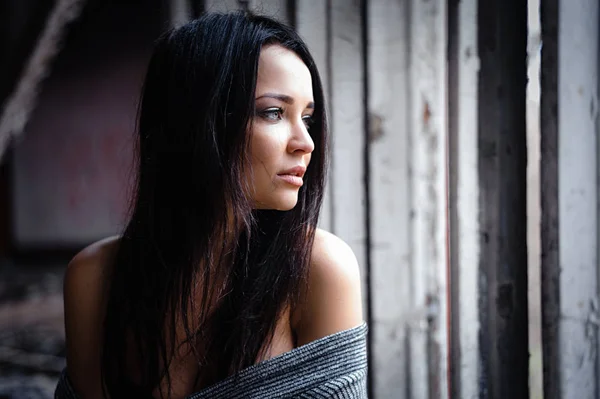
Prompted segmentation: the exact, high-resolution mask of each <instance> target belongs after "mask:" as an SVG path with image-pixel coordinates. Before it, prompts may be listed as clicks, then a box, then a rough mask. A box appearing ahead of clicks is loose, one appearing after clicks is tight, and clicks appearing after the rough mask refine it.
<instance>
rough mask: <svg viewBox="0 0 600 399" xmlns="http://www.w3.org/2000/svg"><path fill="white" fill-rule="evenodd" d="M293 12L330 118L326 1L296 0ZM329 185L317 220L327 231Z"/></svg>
mask: <svg viewBox="0 0 600 399" xmlns="http://www.w3.org/2000/svg"><path fill="white" fill-rule="evenodd" d="M295 14H296V21H295V24H296V29H297V31H298V33H299V34H300V36H301V37H302V38H303V39H304V41H305V42H306V44H307V46H308V48H309V50H310V52H311V54H312V56H313V58H314V59H315V62H316V64H317V68H318V69H319V75H320V76H321V82H322V84H323V90H324V91H325V101H326V107H327V115H328V117H329V118H330V119H331V107H330V105H331V102H330V97H329V91H330V90H329V84H330V76H329V75H330V65H329V53H328V50H329V44H328V43H329V37H328V28H327V24H328V19H327V14H328V11H327V2H326V1H324V0H302V1H297V2H296V10H295ZM330 133H333V132H330ZM329 177H330V176H329ZM331 185H332V183H331V179H330V178H329V181H328V182H327V186H326V189H325V198H324V199H323V208H322V210H321V218H320V221H319V227H320V228H322V229H324V230H327V231H331V230H332V220H331V217H332V210H331V206H332V203H331Z"/></svg>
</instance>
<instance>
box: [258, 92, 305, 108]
mask: <svg viewBox="0 0 600 399" xmlns="http://www.w3.org/2000/svg"><path fill="white" fill-rule="evenodd" d="M261 98H274V99H276V100H279V101H282V102H284V103H286V104H293V103H294V99H293V98H292V97H290V96H287V95H285V94H277V93H265V94H263V95H262V96H260V97H257V98H256V101H258V100H260V99H261ZM306 108H309V109H314V108H315V103H314V102H312V101H311V102H309V103H308V105H307V106H306Z"/></svg>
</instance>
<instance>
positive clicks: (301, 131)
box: [288, 119, 315, 154]
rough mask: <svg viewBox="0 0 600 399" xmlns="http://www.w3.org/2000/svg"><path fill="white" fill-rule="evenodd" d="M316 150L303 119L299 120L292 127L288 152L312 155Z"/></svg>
mask: <svg viewBox="0 0 600 399" xmlns="http://www.w3.org/2000/svg"><path fill="white" fill-rule="evenodd" d="M314 149H315V142H314V141H313V139H312V137H311V136H310V133H308V129H307V128H306V125H305V124H304V121H302V119H299V120H298V121H297V122H295V123H294V124H293V125H292V131H291V137H290V140H289V142H288V151H289V152H290V153H295V152H302V153H305V154H310V153H311V152H313V151H314Z"/></svg>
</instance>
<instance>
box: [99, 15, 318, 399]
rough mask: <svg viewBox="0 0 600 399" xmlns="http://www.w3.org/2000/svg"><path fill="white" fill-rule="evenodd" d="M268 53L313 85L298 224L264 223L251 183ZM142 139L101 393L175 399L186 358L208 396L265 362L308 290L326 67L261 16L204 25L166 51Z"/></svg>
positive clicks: (152, 73)
mask: <svg viewBox="0 0 600 399" xmlns="http://www.w3.org/2000/svg"><path fill="white" fill-rule="evenodd" d="M268 44H279V45H281V46H283V47H285V48H287V49H289V50H291V51H293V52H295V53H296V54H297V55H298V56H299V57H300V58H301V59H302V60H303V61H304V63H305V64H306V66H307V67H308V69H309V71H310V73H311V76H312V86H313V95H314V101H315V112H314V115H313V119H314V124H313V125H312V127H311V129H310V134H311V136H312V139H313V141H314V143H315V149H314V151H313V153H312V158H311V162H310V164H309V166H308V169H307V172H306V174H305V177H304V185H303V186H302V187H301V188H300V191H299V196H298V203H297V205H296V206H295V207H294V208H293V209H292V210H289V211H274V210H260V211H259V210H255V209H253V204H252V200H251V198H250V195H249V193H250V191H251V188H250V187H249V186H250V185H251V182H250V183H249V182H248V179H247V178H246V176H248V175H249V168H250V160H249V159H248V154H249V134H250V133H249V129H248V126H249V125H250V124H251V121H252V117H253V115H254V114H255V104H254V103H255V87H256V80H257V70H258V60H259V55H260V51H261V48H262V46H265V45H268ZM136 132H137V145H138V151H137V152H138V154H137V155H138V157H137V176H136V185H135V195H134V196H133V199H132V204H131V217H130V220H129V222H128V224H127V225H126V227H125V229H124V232H123V234H122V237H121V240H120V243H119V246H118V250H117V255H116V258H115V261H114V262H115V263H114V268H113V271H112V275H111V280H110V282H111V284H110V292H109V299H108V305H107V314H106V318H105V324H104V341H103V351H102V380H103V383H104V385H103V386H104V388H105V393H108V394H109V395H110V396H111V397H117V396H119V395H120V394H122V393H123V390H124V389H125V387H126V386H129V387H131V386H132V384H133V381H132V380H133V379H135V384H133V385H134V386H136V387H138V388H137V389H139V391H140V392H145V393H148V394H151V392H152V391H153V390H154V389H156V388H157V387H158V386H160V384H161V383H162V382H163V381H166V383H167V396H169V395H170V391H171V389H170V387H171V377H172V376H171V375H170V373H169V364H170V363H171V361H172V360H173V358H174V357H175V355H176V354H177V353H181V351H182V348H183V350H184V351H186V352H187V353H188V354H189V353H192V354H193V355H194V356H195V360H196V362H197V365H198V370H199V372H198V376H197V380H196V381H197V383H198V384H199V385H201V386H207V385H210V384H212V383H214V382H217V381H218V380H221V379H223V378H225V377H227V376H230V375H235V374H236V373H237V372H238V371H240V370H241V369H243V368H246V367H248V366H250V365H252V364H253V363H255V362H256V360H257V359H258V358H260V356H261V355H262V354H264V353H263V352H264V351H265V350H266V348H267V347H268V345H269V344H270V342H271V341H272V338H273V334H274V330H275V326H276V323H277V320H278V318H279V317H280V316H281V315H282V314H283V311H284V309H286V308H288V307H291V309H293V308H294V306H296V305H297V303H298V300H299V298H300V295H301V292H302V290H303V288H304V287H305V282H306V279H307V273H308V263H309V258H310V253H311V248H312V243H313V240H314V234H315V229H316V226H317V222H318V217H319V210H320V207H321V203H322V198H323V190H324V184H325V180H326V178H325V174H326V164H327V161H326V154H327V123H326V117H325V104H324V96H323V90H322V85H321V81H320V78H319V74H318V72H317V68H316V66H315V63H314V60H313V58H312V57H311V55H310V53H309V51H308V48H307V46H306V45H305V44H304V42H303V41H302V40H301V38H300V37H299V36H298V34H297V33H295V32H294V30H293V29H291V28H289V27H287V26H285V25H283V24H281V23H279V22H277V21H275V20H273V19H270V18H267V17H264V16H259V15H255V14H252V13H251V12H248V11H240V12H234V13H228V14H221V13H210V14H205V15H203V16H201V17H200V18H198V19H196V20H194V21H191V22H190V23H188V24H186V25H184V26H182V27H180V28H177V29H174V30H171V31H168V32H166V33H165V34H163V35H162V36H161V37H160V38H159V39H158V41H157V43H156V45H155V49H154V52H153V55H152V57H151V60H150V63H149V66H148V70H147V74H146V77H145V81H144V86H143V90H142V96H141V100H140V105H139V110H138V124H137V129H136ZM182 335H183V340H180V339H178V338H177V337H180V336H182ZM131 358H133V359H134V362H133V364H135V369H136V371H135V373H136V377H135V378H133V377H132V376H131V375H130V374H131V373H128V368H129V366H130V365H131V364H132V363H131ZM199 381H201V384H200V382H199ZM162 394H163V391H162V390H161V396H162Z"/></svg>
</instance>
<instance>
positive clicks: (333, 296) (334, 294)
mask: <svg viewBox="0 0 600 399" xmlns="http://www.w3.org/2000/svg"><path fill="white" fill-rule="evenodd" d="M298 311H299V314H298V313H297V312H295V313H297V314H296V315H295V317H296V318H297V319H296V320H297V322H296V323H295V331H296V334H297V337H298V345H299V346H300V345H303V344H306V343H308V342H311V341H314V340H316V339H319V338H322V337H325V336H327V335H331V334H334V333H336V332H340V331H344V330H347V329H349V328H353V327H356V326H358V325H360V324H362V323H363V311H362V294H361V279H360V272H359V266H358V262H357V260H356V256H355V255H354V252H353V251H352V249H351V248H350V246H349V245H348V244H346V243H345V242H344V241H343V240H342V239H340V238H339V237H337V236H335V235H333V234H331V233H328V232H326V231H324V230H320V229H317V232H316V234H315V240H314V244H313V249H312V255H311V259H310V271H309V280H308V290H307V294H306V298H304V300H303V302H302V304H301V306H300V308H299V309H298Z"/></svg>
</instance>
